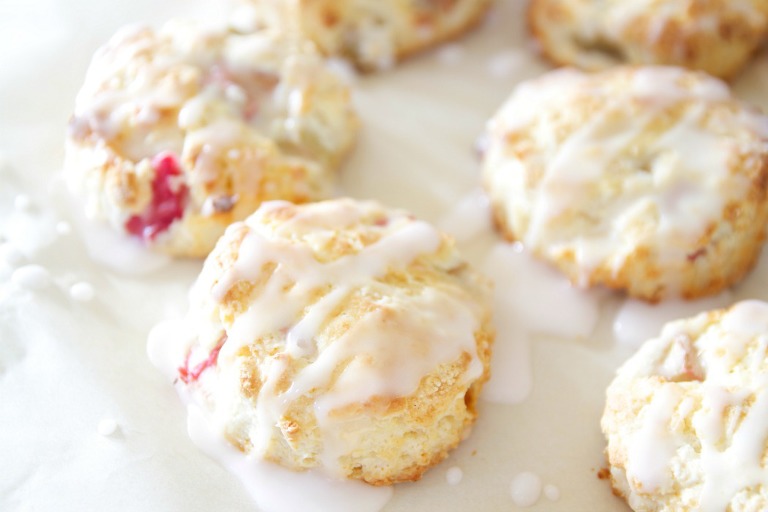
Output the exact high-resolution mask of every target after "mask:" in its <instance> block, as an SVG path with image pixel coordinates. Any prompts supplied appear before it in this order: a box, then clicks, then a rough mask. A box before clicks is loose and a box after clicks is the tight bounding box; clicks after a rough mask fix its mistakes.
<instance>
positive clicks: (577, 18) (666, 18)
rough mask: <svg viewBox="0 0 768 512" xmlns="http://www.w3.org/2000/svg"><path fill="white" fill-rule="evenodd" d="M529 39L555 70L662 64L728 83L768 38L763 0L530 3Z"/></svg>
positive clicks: (550, 0)
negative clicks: (540, 49)
mask: <svg viewBox="0 0 768 512" xmlns="http://www.w3.org/2000/svg"><path fill="white" fill-rule="evenodd" d="M528 23H529V26H530V29H531V32H532V33H533V35H534V36H535V37H536V39H537V40H538V41H539V42H540V44H541V47H542V50H543V52H544V54H545V55H546V56H547V57H549V58H550V59H551V60H552V61H554V62H555V63H557V64H560V65H569V66H578V67H580V68H583V69H587V70H593V71H594V70H600V69H605V68H607V67H611V66H615V65H617V64H621V63H627V64H663V65H675V66H682V67H686V68H690V69H697V70H701V71H706V72H707V73H710V74H712V75H715V76H719V77H722V78H730V77H732V76H734V75H735V74H736V73H738V72H739V70H741V69H742V67H743V66H744V64H745V63H746V62H747V61H748V60H749V58H750V57H751V56H752V54H753V53H754V51H755V49H756V48H757V47H758V45H759V44H760V42H761V41H763V40H764V39H765V36H766V33H768V2H766V1H765V0H671V1H670V0H633V1H631V2H628V1H625V0H609V1H607V2H606V1H597V0H531V3H530V5H529V8H528Z"/></svg>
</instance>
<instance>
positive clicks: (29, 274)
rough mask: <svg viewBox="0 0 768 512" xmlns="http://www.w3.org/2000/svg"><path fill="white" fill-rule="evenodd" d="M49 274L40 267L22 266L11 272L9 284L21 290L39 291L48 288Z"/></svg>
mask: <svg viewBox="0 0 768 512" xmlns="http://www.w3.org/2000/svg"><path fill="white" fill-rule="evenodd" d="M50 281H51V274H50V273H49V272H48V270H47V269H46V268H45V267H42V266H40V265H24V266H23V267H19V268H17V269H16V270H14V271H13V274H11V282H12V283H13V284H15V285H17V286H21V287H22V288H27V289H30V290H41V289H43V288H45V287H46V286H48V284H49V283H50Z"/></svg>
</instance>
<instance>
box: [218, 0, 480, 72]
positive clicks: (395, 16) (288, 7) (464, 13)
mask: <svg viewBox="0 0 768 512" xmlns="http://www.w3.org/2000/svg"><path fill="white" fill-rule="evenodd" d="M239 3H240V5H241V8H240V10H238V11H237V13H238V14H237V18H236V19H235V20H233V24H234V25H235V26H237V27H239V28H241V29H243V30H248V29H249V28H251V27H258V26H264V25H270V24H278V25H292V26H293V27H295V28H296V30H297V31H298V32H300V33H301V34H303V35H304V36H306V37H308V38H309V39H311V40H312V41H314V42H315V43H316V44H317V45H318V47H319V48H320V50H321V51H322V52H323V53H325V54H326V55H334V56H340V57H344V58H346V59H349V60H351V61H352V62H353V63H355V64H356V65H357V66H358V67H359V68H361V69H364V70H375V69H381V68H387V67H389V66H391V65H392V64H394V63H395V62H396V61H398V60H401V59H403V58H405V57H406V56H408V55H411V54H413V53H415V52H418V51H420V50H423V49H425V48H428V47H431V46H434V45H435V44H438V43H440V42H443V41H446V40H449V39H453V38H456V37H458V36H460V35H461V34H463V33H464V32H466V31H467V30H469V29H471V28H472V27H474V26H475V25H477V24H478V23H479V22H480V20H481V19H482V17H483V15H484V14H485V13H486V11H487V10H488V8H489V6H490V5H491V3H492V0H298V1H295V2H285V1H283V0H241V1H240V2H239ZM244 14H245V15H244Z"/></svg>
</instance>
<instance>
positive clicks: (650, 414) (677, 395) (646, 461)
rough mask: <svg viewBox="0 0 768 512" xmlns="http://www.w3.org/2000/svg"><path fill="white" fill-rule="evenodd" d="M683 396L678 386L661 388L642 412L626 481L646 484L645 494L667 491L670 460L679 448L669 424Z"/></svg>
mask: <svg viewBox="0 0 768 512" xmlns="http://www.w3.org/2000/svg"><path fill="white" fill-rule="evenodd" d="M682 396H683V394H682V391H681V390H680V388H679V387H678V386H676V385H668V386H664V387H662V388H661V389H660V390H659V391H658V392H657V393H656V394H655V396H654V397H653V401H652V402H651V405H649V406H648V407H647V408H646V409H645V410H644V411H643V414H644V416H643V423H642V426H641V427H640V429H639V430H638V431H637V432H636V433H635V434H634V435H633V436H632V439H631V440H630V441H629V443H628V446H629V451H628V454H627V478H628V479H629V480H630V481H632V480H633V479H636V480H637V481H639V482H642V484H643V490H644V491H645V492H656V491H657V490H659V488H662V489H661V490H662V491H663V490H664V489H665V487H663V486H665V485H668V484H669V476H670V473H669V468H668V464H669V461H670V459H671V458H672V456H673V455H674V453H675V450H676V449H677V448H678V444H677V443H676V442H675V439H674V437H673V435H672V434H671V432H669V423H670V420H671V418H672V414H673V413H674V410H675V407H676V406H677V405H678V404H679V403H680V399H681V398H682Z"/></svg>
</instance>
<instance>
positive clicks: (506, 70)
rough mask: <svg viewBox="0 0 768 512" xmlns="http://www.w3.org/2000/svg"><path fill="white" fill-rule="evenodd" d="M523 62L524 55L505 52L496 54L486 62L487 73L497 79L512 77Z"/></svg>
mask: <svg viewBox="0 0 768 512" xmlns="http://www.w3.org/2000/svg"><path fill="white" fill-rule="evenodd" d="M524 62H525V54H523V53H521V52H518V51H506V52H502V53H499V54H496V55H494V56H492V57H491V58H490V60H488V73H489V74H490V75H491V76H494V77H497V78H505V77H508V76H510V75H512V74H513V73H514V72H515V71H516V70H518V69H519V68H520V67H521V66H522V65H523V64H524Z"/></svg>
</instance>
